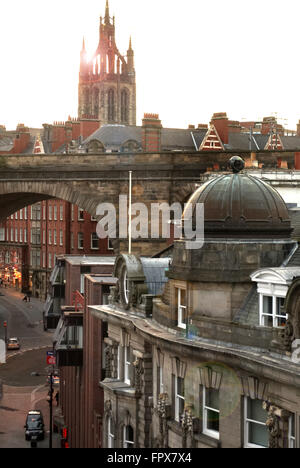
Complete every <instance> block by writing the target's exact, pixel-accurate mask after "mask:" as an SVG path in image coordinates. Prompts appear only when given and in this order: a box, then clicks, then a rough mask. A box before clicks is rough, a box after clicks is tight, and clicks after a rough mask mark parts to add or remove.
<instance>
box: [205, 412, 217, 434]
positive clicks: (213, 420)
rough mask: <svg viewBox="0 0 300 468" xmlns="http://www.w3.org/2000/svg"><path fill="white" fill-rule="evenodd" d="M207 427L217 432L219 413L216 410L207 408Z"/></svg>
mask: <svg viewBox="0 0 300 468" xmlns="http://www.w3.org/2000/svg"><path fill="white" fill-rule="evenodd" d="M206 414H207V429H209V430H211V431H216V432H219V418H220V415H219V413H217V412H216V411H211V410H207V412H206Z"/></svg>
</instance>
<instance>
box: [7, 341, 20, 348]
mask: <svg viewBox="0 0 300 468" xmlns="http://www.w3.org/2000/svg"><path fill="white" fill-rule="evenodd" d="M6 349H7V350H12V349H20V342H19V340H18V338H8V340H7V344H6Z"/></svg>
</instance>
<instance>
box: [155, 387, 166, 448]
mask: <svg viewBox="0 0 300 468" xmlns="http://www.w3.org/2000/svg"><path fill="white" fill-rule="evenodd" d="M168 402H169V397H168V394H167V393H160V395H159V396H158V400H157V413H158V417H159V433H160V447H162V448H163V447H167V445H168V425H167V405H168Z"/></svg>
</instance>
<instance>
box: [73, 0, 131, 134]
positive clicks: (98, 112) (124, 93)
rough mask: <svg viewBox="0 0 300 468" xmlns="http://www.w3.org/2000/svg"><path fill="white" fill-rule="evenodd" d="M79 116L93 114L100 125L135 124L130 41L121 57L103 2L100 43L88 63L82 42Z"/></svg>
mask: <svg viewBox="0 0 300 468" xmlns="http://www.w3.org/2000/svg"><path fill="white" fill-rule="evenodd" d="M80 58H81V61H80V75H79V87H78V116H79V118H81V117H82V116H83V115H93V116H95V117H96V118H97V119H99V120H101V123H102V125H107V124H122V125H136V81H135V70H134V52H133V50H132V42H131V38H130V41H129V49H128V51H127V55H122V54H121V53H120V52H119V49H118V47H117V45H116V40H115V18H114V17H111V16H110V11H109V2H108V0H106V4H105V14H104V16H100V25H99V42H98V46H97V49H96V51H95V53H94V54H93V57H92V59H91V60H87V53H86V49H85V41H83V44H82V51H81V55H80Z"/></svg>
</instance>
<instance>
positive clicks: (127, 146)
mask: <svg viewBox="0 0 300 468" xmlns="http://www.w3.org/2000/svg"><path fill="white" fill-rule="evenodd" d="M120 151H121V153H131V152H133V151H134V152H136V151H142V147H141V145H140V143H138V142H137V141H136V140H127V141H125V142H124V143H123V144H122V146H121V147H120Z"/></svg>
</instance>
